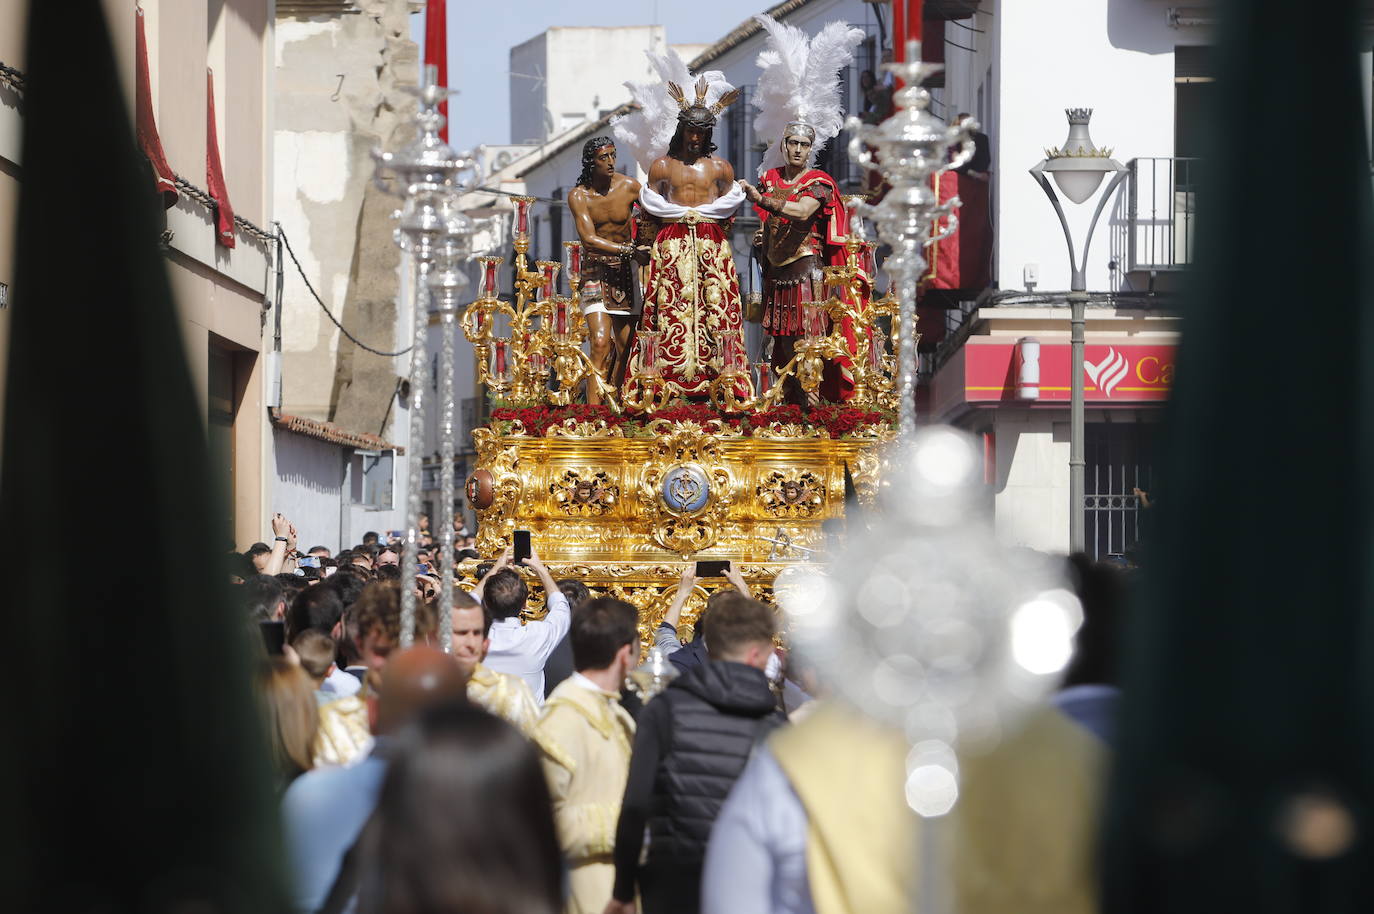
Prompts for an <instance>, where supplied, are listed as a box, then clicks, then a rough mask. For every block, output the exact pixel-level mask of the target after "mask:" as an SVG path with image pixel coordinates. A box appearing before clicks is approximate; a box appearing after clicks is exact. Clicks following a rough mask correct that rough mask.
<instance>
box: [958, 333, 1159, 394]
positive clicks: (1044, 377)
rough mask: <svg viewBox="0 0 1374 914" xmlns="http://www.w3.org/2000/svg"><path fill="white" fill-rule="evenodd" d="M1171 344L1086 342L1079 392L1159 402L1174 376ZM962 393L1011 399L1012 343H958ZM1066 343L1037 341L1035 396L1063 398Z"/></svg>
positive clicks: (1014, 367)
mask: <svg viewBox="0 0 1374 914" xmlns="http://www.w3.org/2000/svg"><path fill="white" fill-rule="evenodd" d="M1176 351H1177V347H1175V346H1167V345H1131V344H1126V345H1122V344H1120V343H1111V344H1101V343H1088V344H1087V345H1085V346H1084V347H1083V398H1084V400H1087V401H1096V402H1099V403H1133V402H1134V403H1139V402H1159V401H1162V400H1167V399H1168V398H1169V389H1170V388H1171V387H1172V386H1173V382H1174V357H1175V353H1176ZM962 354H963V362H964V399H965V400H966V401H967V402H970V403H976V402H982V403H986V402H992V401H1000V400H1011V401H1014V400H1016V399H1017V397H1016V371H1017V368H1018V360H1019V358H1020V356H1019V354H1018V350H1017V347H1016V344H1015V343H997V344H990V345H977V344H974V343H970V344H968V345H966V346H964V349H963V353H962ZM1070 355H1071V347H1070V346H1069V344H1068V343H1053V344H1042V345H1041V346H1040V396H1039V398H1038V402H1041V403H1044V402H1052V403H1053V402H1061V401H1062V402H1065V403H1067V402H1068V401H1069V381H1070V372H1069V365H1070ZM1020 402H1026V401H1020Z"/></svg>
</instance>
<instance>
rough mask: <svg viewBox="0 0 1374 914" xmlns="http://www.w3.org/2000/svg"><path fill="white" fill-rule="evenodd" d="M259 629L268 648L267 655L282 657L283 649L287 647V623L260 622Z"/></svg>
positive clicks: (277, 621) (278, 620)
mask: <svg viewBox="0 0 1374 914" xmlns="http://www.w3.org/2000/svg"><path fill="white" fill-rule="evenodd" d="M258 628H259V630H260V631H261V632H262V643H263V646H264V647H266V648H267V653H268V654H272V655H280V654H281V653H282V648H283V647H285V645H286V623H285V622H283V621H281V620H280V619H277V620H275V621H272V622H259V623H258Z"/></svg>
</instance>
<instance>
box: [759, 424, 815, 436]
mask: <svg viewBox="0 0 1374 914" xmlns="http://www.w3.org/2000/svg"><path fill="white" fill-rule="evenodd" d="M754 437H755V438H770V439H779V438H829V437H830V433H829V432H827V431H826V430H825V429H823V428H821V427H820V426H815V425H801V424H800V423H796V422H774V423H773V424H772V425H770V426H768V427H767V428H756V429H754Z"/></svg>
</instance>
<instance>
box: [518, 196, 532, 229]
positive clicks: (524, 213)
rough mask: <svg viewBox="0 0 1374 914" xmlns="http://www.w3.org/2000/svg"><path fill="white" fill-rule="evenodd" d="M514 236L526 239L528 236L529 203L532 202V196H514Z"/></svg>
mask: <svg viewBox="0 0 1374 914" xmlns="http://www.w3.org/2000/svg"><path fill="white" fill-rule="evenodd" d="M514 199H515V237H516V238H519V239H528V238H529V237H530V204H531V203H533V202H534V198H533V197H515V198H514Z"/></svg>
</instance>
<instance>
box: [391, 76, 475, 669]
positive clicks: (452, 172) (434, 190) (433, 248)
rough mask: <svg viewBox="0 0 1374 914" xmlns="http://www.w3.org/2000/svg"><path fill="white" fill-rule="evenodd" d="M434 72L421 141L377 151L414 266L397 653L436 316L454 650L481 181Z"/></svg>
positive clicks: (442, 547) (415, 530) (442, 621)
mask: <svg viewBox="0 0 1374 914" xmlns="http://www.w3.org/2000/svg"><path fill="white" fill-rule="evenodd" d="M434 82H435V76H434V72H433V68H432V67H426V68H425V81H424V83H423V84H422V85H420V86H419V87H417V88H415V89H414V90H412V91H413V92H414V93H415V94H416V95H418V96H419V98H420V109H419V112H418V113H417V114H416V117H415V125H416V129H417V136H416V139H415V141H414V142H413V143H411V144H410V145H409V146H406V147H405V148H404V149H402V150H400V151H399V152H382V151H380V150H378V151H375V152H374V153H373V158H374V159H375V160H376V162H377V170H378V178H379V181H384V179H388V178H390V179H392V180H391V183H383V186H384V187H386V188H388V189H391V190H393V192H395V193H398V194H400V195H402V196H403V197H404V200H405V202H404V204H403V206H402V208H401V210H400V211H399V212H398V214H397V215H398V219H399V221H398V225H397V228H396V243H397V245H399V246H400V248H401V250H403V251H405V252H406V253H407V254H409V255H410V256H411V257H412V259H413V260H414V276H415V281H414V282H413V283H412V285H411V289H410V294H411V309H410V311H411V315H412V318H413V335H412V344H411V352H410V442H409V448H410V460H409V466H408V468H409V473H408V474H407V481H406V541H405V547H404V556H403V560H402V562H401V646H402V647H409V646H410V645H411V644H412V643H413V642H414V640H415V602H416V587H415V577H416V567H417V565H418V553H419V540H420V513H421V499H420V496H421V490H422V486H423V482H422V480H423V469H424V453H425V440H424V438H425V408H426V406H425V393H424V391H425V384H426V381H427V378H426V374H427V371H428V366H429V339H428V337H429V317H430V315H431V314H433V315H435V316H436V317H437V318H438V322H439V327H440V330H441V333H442V336H443V341H442V345H441V349H440V352H441V356H440V359H441V363H440V366H439V391H438V393H439V422H438V428H439V441H438V450H439V457H440V470H439V485H440V500H439V510H438V512H437V515H438V516H437V517H436V521H437V524H438V528H439V532H438V537H437V538H438V541H439V553H440V555H441V556H442V559H441V561H440V569H441V572H440V574H441V577H440V586H439V641H440V645H441V646H442V648H443V650H445V651H448V650H450V640H451V639H450V638H449V637H448V634H447V633H448V630H449V619H450V616H451V614H452V611H453V541H454V532H453V501H454V491H453V490H454V479H453V459H454V452H455V436H456V434H457V428H456V426H455V423H454V391H453V370H454V344H455V340H454V337H455V334H456V333H457V314H458V297H459V293H460V292H461V291H462V289H463V287H464V286H465V285H466V284H467V278H466V276H465V275H464V274H463V273H462V266H463V264H464V263H466V261H467V260H468V259H469V258H470V256H471V251H472V234H473V231H474V226H473V223H472V220H470V219H469V218H468V217H467V216H466V215H464V214H463V212H462V210H461V209H459V206H458V199H459V196H460V195H461V194H462V193H464V192H466V191H467V190H469V189H471V187H472V186H473V185H474V184H475V180H474V179H475V168H474V165H475V163H474V161H473V159H472V156H471V155H468V154H466V153H461V154H460V153H456V152H454V151H453V149H452V148H451V147H449V145H448V144H447V143H445V142H444V141H443V139H442V137H441V136H440V131H441V130H442V129H443V126H444V116H443V115H442V114H440V113H439V105H440V103H442V102H443V101H444V100H445V99H447V98H448V96H449V95H451V94H452V93H451V92H450V90H448V89H446V88H444V87H442V86H437V85H435V84H434Z"/></svg>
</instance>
